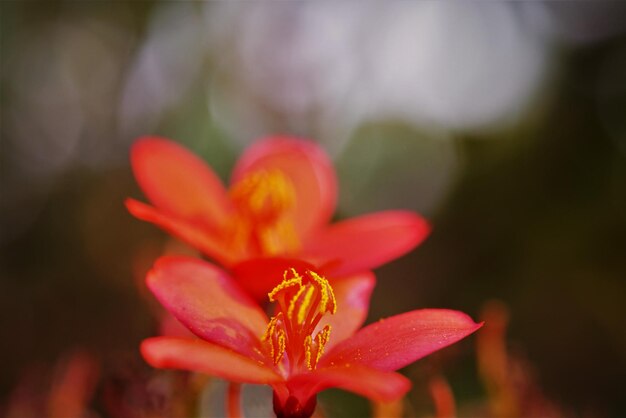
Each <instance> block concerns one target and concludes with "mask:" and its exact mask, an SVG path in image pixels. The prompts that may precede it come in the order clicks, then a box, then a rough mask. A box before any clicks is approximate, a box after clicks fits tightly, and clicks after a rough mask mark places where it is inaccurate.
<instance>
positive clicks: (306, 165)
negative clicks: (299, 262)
mask: <svg viewBox="0 0 626 418" xmlns="http://www.w3.org/2000/svg"><path fill="white" fill-rule="evenodd" d="M272 169H278V170H280V171H281V172H283V173H284V174H285V175H286V176H287V177H288V178H289V179H290V180H291V182H292V183H293V186H294V190H295V192H296V208H295V209H294V213H293V222H294V225H295V226H296V229H297V231H298V232H299V233H300V234H301V236H302V235H306V234H307V233H308V232H309V231H311V230H313V229H315V228H318V227H319V226H321V225H324V224H325V223H327V222H328V220H329V219H330V217H331V216H332V214H333V212H334V210H335V204H336V200H337V179H336V177H335V171H334V169H333V166H332V164H331V162H330V160H329V158H328V156H327V155H326V154H325V153H324V151H323V150H322V149H321V148H320V147H319V146H318V145H317V144H315V143H314V142H310V141H304V140H301V139H294V138H287V137H272V138H266V139H263V140H260V141H258V142H256V143H255V144H253V145H252V146H250V147H249V148H248V149H246V151H245V152H244V154H243V155H242V156H241V158H240V159H239V161H238V162H237V166H236V167H235V170H234V172H233V178H232V179H231V181H232V182H233V183H234V182H237V181H238V180H240V179H241V178H242V177H244V176H245V175H246V174H248V173H250V172H252V171H257V170H272Z"/></svg>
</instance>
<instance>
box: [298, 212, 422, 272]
mask: <svg viewBox="0 0 626 418" xmlns="http://www.w3.org/2000/svg"><path fill="white" fill-rule="evenodd" d="M429 232H430V227H429V225H428V223H427V222H426V221H425V220H424V219H423V218H422V217H420V216H419V215H417V214H415V213H413V212H408V211H384V212H376V213H372V214H369V215H362V216H359V217H356V218H351V219H348V220H345V221H341V222H338V223H335V224H333V225H330V226H328V227H326V228H324V229H322V230H320V231H318V232H316V233H315V234H313V235H312V236H311V237H309V239H307V241H306V243H305V245H304V248H303V249H302V254H303V255H302V256H303V257H304V258H306V259H311V260H316V259H319V260H336V267H335V268H334V269H333V273H334V274H343V273H347V272H355V271H363V270H371V269H373V268H376V267H378V266H380V265H382V264H384V263H386V262H388V261H391V260H393V259H395V258H397V257H400V256H401V255H404V254H406V253H407V252H409V251H411V250H412V249H413V248H415V247H416V246H417V245H418V244H420V243H421V242H422V241H423V240H424V239H425V238H426V237H427V236H428V233H429Z"/></svg>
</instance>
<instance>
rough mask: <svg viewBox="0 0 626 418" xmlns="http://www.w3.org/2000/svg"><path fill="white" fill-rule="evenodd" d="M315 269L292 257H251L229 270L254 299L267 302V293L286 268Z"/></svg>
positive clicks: (276, 283) (298, 269) (279, 279)
mask: <svg viewBox="0 0 626 418" xmlns="http://www.w3.org/2000/svg"><path fill="white" fill-rule="evenodd" d="M291 268H295V269H296V270H297V271H306V270H315V268H314V267H313V266H312V265H311V264H309V263H307V262H306V261H302V260H298V259H294V258H282V257H271V258H270V257H268V258H253V259H250V260H246V261H243V262H241V263H238V264H235V265H234V266H233V267H232V269H231V271H232V273H233V277H234V278H235V279H236V280H237V282H238V283H239V285H240V286H241V287H242V288H244V289H245V290H246V292H247V293H248V294H249V295H251V296H252V297H253V298H254V299H256V300H258V301H261V302H264V303H265V302H267V294H268V293H269V292H270V291H271V290H272V289H273V288H274V287H276V286H277V285H278V284H279V283H280V282H281V281H282V280H283V275H284V273H285V271H286V270H288V269H291Z"/></svg>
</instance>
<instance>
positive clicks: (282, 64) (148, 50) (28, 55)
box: [1, 1, 624, 237]
mask: <svg viewBox="0 0 626 418" xmlns="http://www.w3.org/2000/svg"><path fill="white" fill-rule="evenodd" d="M69 3H71V2H69ZM69 3H68V4H69ZM33 7H35V6H33ZM141 8H142V9H141V10H143V11H142V12H141V13H145V16H143V15H141V16H140V17H138V15H139V14H140V13H139V14H138V12H137V11H136V10H135V9H139V6H138V7H137V8H135V9H133V8H131V7H130V6H128V5H127V4H125V3H123V2H116V3H115V6H111V7H107V8H96V7H93V8H83V9H80V10H81V11H80V13H74V12H72V8H71V7H67V12H64V11H61V12H58V14H57V15H54V17H50V18H49V19H47V20H44V21H43V24H39V23H37V24H31V25H30V26H20V25H15V24H14V27H15V29H13V32H14V33H12V34H11V35H12V36H11V37H9V38H7V39H6V40H5V41H4V43H3V62H2V83H3V86H4V94H3V96H4V100H3V102H2V124H3V126H2V132H3V137H2V144H1V145H2V148H1V151H2V154H3V155H2V162H3V166H4V167H3V169H2V179H1V180H2V205H3V215H2V233H3V237H4V236H10V235H11V234H12V231H18V230H19V229H20V225H27V224H28V223H29V222H30V221H31V220H32V219H34V217H35V216H36V213H37V208H38V205H40V204H41V202H42V200H41V199H39V197H41V196H44V197H45V195H46V193H47V192H48V191H49V190H50V189H51V188H53V186H54V185H55V184H56V183H58V182H59V181H61V179H62V178H63V175H64V174H65V173H67V172H68V171H70V170H72V169H76V168H79V169H85V168H86V169H90V170H99V171H102V170H106V169H107V168H109V167H114V166H121V165H124V164H127V160H128V148H129V146H130V144H131V143H132V141H133V140H134V139H135V138H136V137H137V136H140V135H145V134H161V135H169V136H172V137H173V138H174V139H177V140H182V141H184V142H195V143H201V142H202V141H211V140H212V138H210V137H208V136H207V135H206V130H201V129H195V128H194V126H197V125H198V124H200V123H204V124H206V123H209V124H211V125H212V126H213V127H214V131H218V132H223V133H224V136H225V137H227V138H228V139H229V140H232V141H233V142H234V143H235V144H236V147H239V148H241V147H243V146H244V145H246V144H248V143H250V142H252V141H253V140H254V139H256V138H258V137H260V136H264V135H268V134H292V135H299V136H304V137H308V138H312V139H314V140H317V141H319V142H321V143H322V144H323V145H324V147H325V148H326V149H327V150H328V151H329V152H330V153H331V154H332V155H333V156H334V158H335V159H336V161H337V162H338V163H339V164H340V165H341V166H343V167H346V170H348V168H349V167H353V166H354V165H353V164H350V163H349V159H351V158H353V157H354V156H355V155H359V156H360V157H359V158H361V160H362V161H363V163H362V164H357V165H356V166H354V167H355V168H354V169H355V170H362V171H363V170H365V171H367V170H373V167H380V171H379V172H375V173H376V174H374V175H384V176H386V178H387V179H388V184H387V186H389V187H388V188H387V189H386V190H387V191H394V190H395V189H394V187H395V188H399V189H398V190H399V191H397V192H396V193H395V194H396V195H397V196H400V195H402V196H408V195H411V196H413V198H414V199H415V200H414V201H412V202H408V201H406V200H403V199H404V197H402V198H400V199H399V200H398V201H397V202H396V204H397V205H404V204H411V205H412V206H414V207H417V208H420V209H423V210H429V208H430V210H433V208H435V207H436V206H437V202H438V201H439V200H440V199H441V198H442V197H443V196H445V193H446V190H447V189H448V188H449V186H450V184H451V182H452V179H453V178H454V173H455V170H456V166H457V162H458V156H457V155H456V149H455V146H454V142H453V141H451V140H450V138H453V137H454V136H455V133H456V132H459V131H468V130H469V131H481V130H492V129H507V127H515V124H516V123H518V122H519V121H520V120H522V121H523V120H524V117H525V116H526V115H527V114H528V113H529V112H531V111H532V110H533V106H534V103H535V102H536V101H537V100H539V98H540V96H541V94H540V92H541V91H542V86H544V85H545V83H546V82H547V81H546V80H548V79H549V77H550V76H552V74H551V71H553V68H554V67H556V68H558V65H556V66H553V65H552V64H553V61H554V60H555V57H558V55H556V54H554V50H555V47H556V48H558V47H559V46H560V45H563V44H566V45H575V46H576V45H589V44H590V43H592V42H597V41H601V40H604V39H607V38H609V37H611V36H615V35H616V34H619V33H623V30H624V27H623V26H624V25H622V24H620V23H617V22H620V21H619V16H620V13H616V12H615V10H616V9H617V10H619V11H623V9H624V8H623V7H621V6H619V5H612V4H604V3H602V4H601V5H600V6H596V7H593V6H590V5H589V4H584V3H582V2H575V3H568V4H563V3H560V4H554V3H547V4H546V3H540V2H528V3H525V2H474V3H470V2H452V1H445V2H437V1H425V2H410V1H390V2H378V1H362V2H331V1H311V2H295V1H284V2H282V1H281V2H262V1H257V2H227V1H223V2H154V3H153V4H152V3H145V4H143V5H142V6H141ZM131 9H133V10H135V11H134V12H131ZM33 10H34V9H33ZM59 10H65V9H62V8H60V9H59ZM90 10H93V12H90ZM102 10H106V12H102ZM133 13H135V14H133ZM10 18H11V17H10V16H8V14H7V13H4V16H3V19H7V20H8V19H10ZM15 21H16V22H19V21H20V17H19V16H17V18H15ZM622 62H623V60H622V59H621V58H620V59H616V60H615V63H618V64H619V65H618V67H619V68H620V69H621V68H623V65H622ZM613 65H614V64H613V63H611V62H609V63H607V64H606V68H604V69H603V72H602V74H601V76H603V75H606V77H607V80H608V81H603V80H598V86H599V87H598V88H599V89H600V90H602V91H609V92H611V87H610V84H611V83H613V81H611V80H614V79H618V80H621V79H623V78H620V77H619V76H618V75H616V74H617V72H616V70H615V69H614V68H613V67H612V66H613ZM615 65H617V64H615ZM607 83H608V84H609V85H608V86H607ZM602 97H604V96H602ZM609 99H610V97H609ZM609 99H607V100H609ZM605 102H606V101H605ZM605 102H602V103H605ZM188 103H193V104H194V106H196V108H197V109H198V110H199V111H194V112H189V114H187V113H186V112H187V110H188V107H186V106H188V105H187V104H188ZM196 104H197V105H196ZM181 108H184V109H185V113H184V114H183V115H182V116H181V115H177V118H176V120H175V122H173V121H172V120H173V118H172V113H175V112H177V111H178V109H181ZM197 115H200V116H199V118H200V119H198V116H197ZM605 120H606V121H607V122H606V124H607V130H610V131H611V132H613V131H616V132H623V128H622V124H621V122H620V120H621V119H620V118H619V117H616V116H614V115H607V116H606V117H605ZM207 121H208V122H207ZM390 122H393V123H399V124H402V125H406V126H408V127H410V129H413V130H414V131H415V133H416V134H415V135H414V136H415V139H416V141H420V143H419V144H415V145H411V144H409V143H407V142H405V137H403V138H401V139H397V140H396V141H395V142H394V141H393V140H390V141H389V145H390V146H392V145H393V146H398V147H399V148H397V149H398V150H400V152H399V153H398V152H396V153H395V154H393V156H394V158H395V157H398V158H399V157H401V156H403V155H404V156H406V157H407V158H406V159H405V160H403V161H402V162H398V164H397V165H398V168H397V170H395V171H394V170H389V168H388V167H386V166H385V161H384V159H385V158H390V156H389V154H388V153H387V152H386V148H385V133H384V132H383V133H381V134H380V135H379V136H376V138H378V139H371V138H370V139H369V141H370V142H366V141H363V142H362V144H358V139H359V138H358V137H359V136H360V134H359V132H362V131H363V129H364V128H363V127H367V126H370V125H376V124H382V125H385V124H387V123H390ZM190 127H191V128H190ZM178 132H180V135H177V133H178ZM190 132H191V135H196V137H195V138H186V137H182V136H185V135H189V134H190ZM389 135H393V132H391V133H389ZM408 136H410V135H408ZM394 144H395V145H394ZM236 147H235V148H236ZM394 152H395V151H394ZM418 165H419V166H420V167H422V168H420V169H416V168H415V167H417V166H418ZM407 176H408V178H409V179H411V184H410V185H409V184H404V183H405V182H406V180H405V178H407ZM411 176H412V177H411ZM346 178H347V179H348V180H346V183H347V184H348V185H349V186H350V187H353V189H354V190H359V188H360V189H362V190H367V186H368V184H371V183H367V182H366V179H367V178H368V175H358V176H356V177H354V178H353V179H352V180H351V178H350V177H346ZM353 180H354V181H353ZM415 185H421V186H415ZM383 186H385V185H383ZM410 187H417V189H411V188H410ZM363 198H365V197H363ZM374 198H375V199H374V200H376V199H379V200H384V199H393V196H388V193H382V192H381V194H380V196H374ZM360 199H361V198H360V197H359V196H358V192H356V191H355V192H353V193H352V194H346V197H345V198H344V206H345V208H346V210H348V211H351V210H352V208H356V207H361V206H360V205H361V203H360V202H361V200H360ZM391 203H393V202H391ZM5 226H6V227H5Z"/></svg>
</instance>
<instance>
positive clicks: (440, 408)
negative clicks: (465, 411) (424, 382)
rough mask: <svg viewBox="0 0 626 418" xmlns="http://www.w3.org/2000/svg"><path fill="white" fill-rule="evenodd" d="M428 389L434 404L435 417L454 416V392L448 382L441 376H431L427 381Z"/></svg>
mask: <svg viewBox="0 0 626 418" xmlns="http://www.w3.org/2000/svg"><path fill="white" fill-rule="evenodd" d="M428 391H429V392H430V396H431V397H432V399H433V403H434V404H435V417H436V418H453V417H456V403H455V401H454V394H453V393H452V388H450V385H449V384H448V382H447V381H446V380H445V379H444V378H443V377H441V376H437V377H433V378H432V379H431V380H430V381H429V382H428Z"/></svg>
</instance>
